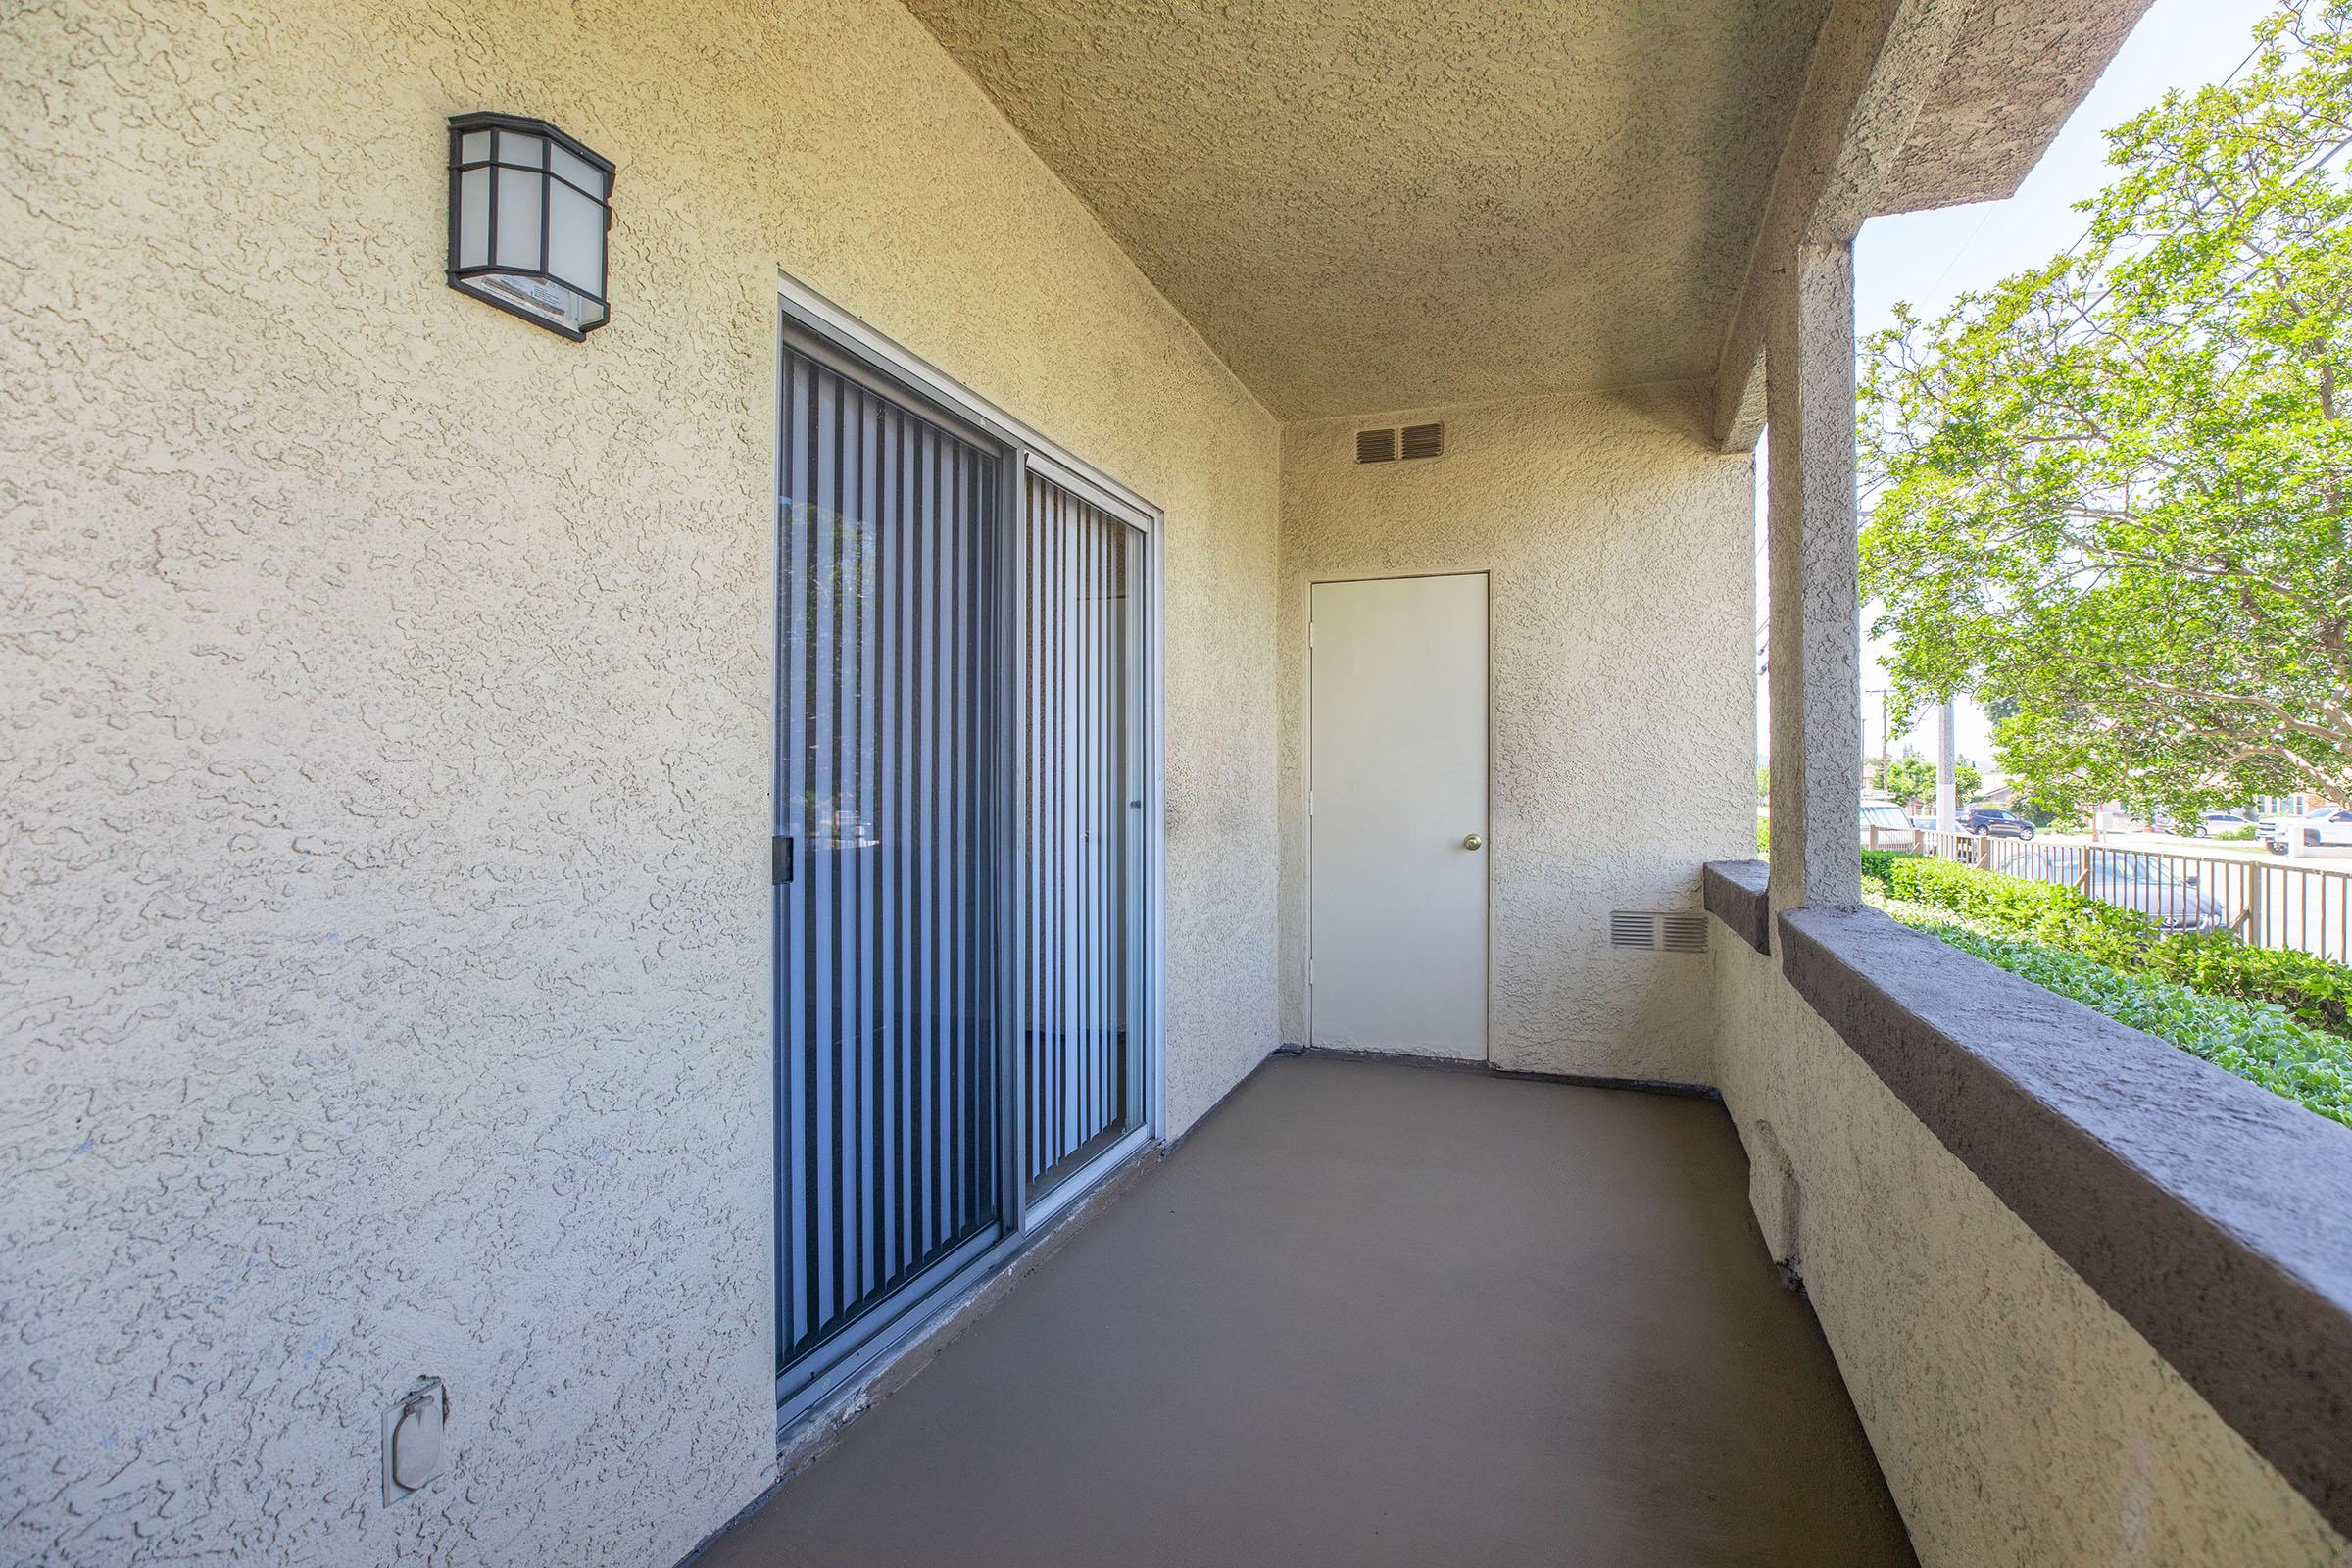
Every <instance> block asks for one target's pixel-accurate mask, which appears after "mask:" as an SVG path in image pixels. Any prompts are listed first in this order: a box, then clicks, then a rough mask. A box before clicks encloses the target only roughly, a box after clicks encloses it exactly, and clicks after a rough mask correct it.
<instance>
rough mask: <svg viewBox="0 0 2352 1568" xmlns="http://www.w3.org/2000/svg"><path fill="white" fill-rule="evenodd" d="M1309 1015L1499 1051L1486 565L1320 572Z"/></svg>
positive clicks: (1447, 1048)
mask: <svg viewBox="0 0 2352 1568" xmlns="http://www.w3.org/2000/svg"><path fill="white" fill-rule="evenodd" d="M1309 619H1310V623H1311V627H1312V630H1311V631H1310V633H1309V638H1310V643H1309V648H1310V652H1309V656H1308V657H1309V659H1310V661H1311V662H1312V675H1311V677H1310V696H1309V717H1308V725H1307V729H1308V734H1307V746H1308V766H1309V778H1308V781H1307V790H1308V793H1307V813H1308V822H1307V827H1308V840H1309V844H1310V852H1309V853H1310V856H1311V862H1310V871H1309V876H1310V878H1311V884H1312V890H1313V891H1312V894H1311V901H1312V907H1311V911H1310V918H1311V921H1312V942H1311V947H1310V959H1309V969H1308V1023H1309V1028H1310V1031H1311V1035H1312V1042H1313V1044H1315V1045H1317V1046H1323V1047H1329V1048H1335V1049H1340V1050H1348V1051H1392V1052H1409V1053H1412V1054H1420V1055H1434V1056H1459V1057H1466V1058H1469V1059H1472V1060H1483V1059H1484V1058H1485V1056H1486V1054H1487V853H1486V849H1485V839H1486V832H1487V579H1486V575H1485V574H1484V573H1483V572H1474V573H1468V574H1465V575H1461V576H1451V577H1392V578H1383V579H1378V580H1374V581H1367V582H1323V583H1317V584H1315V585H1314V589H1313V598H1312V608H1311V611H1310V613H1309Z"/></svg>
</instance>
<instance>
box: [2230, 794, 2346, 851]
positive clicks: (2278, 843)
mask: <svg viewBox="0 0 2352 1568" xmlns="http://www.w3.org/2000/svg"><path fill="white" fill-rule="evenodd" d="M2337 822H2352V810H2346V809H2344V808H2342V807H2340V806H2315V807H2313V808H2312V809H2310V810H2308V811H2305V812H2304V813H2303V814H2302V815H2300V816H2266V817H2264V818H2263V819H2262V820H2261V821H2259V822H2257V823H2255V824H2254V836H2255V837H2256V838H2258V839H2260V840H2262V847H2263V848H2264V849H2266V850H2268V851H2270V852H2271V853H2272V854H2273V855H2284V854H2285V853H2286V846H2287V839H2286V835H2287V834H2288V833H2289V832H2298V833H2308V831H2309V830H2310V829H2312V828H2317V827H2326V826H2328V825H2330V824H2333V823H2337ZM2304 842H2305V843H2306V844H2308V843H2311V842H2313V841H2312V840H2311V839H2310V838H2308V837H2306V838H2305V840H2304Z"/></svg>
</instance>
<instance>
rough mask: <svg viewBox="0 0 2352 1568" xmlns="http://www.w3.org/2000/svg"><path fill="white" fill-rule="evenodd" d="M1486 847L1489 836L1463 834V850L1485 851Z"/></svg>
mask: <svg viewBox="0 0 2352 1568" xmlns="http://www.w3.org/2000/svg"><path fill="white" fill-rule="evenodd" d="M1486 847H1487V836H1486V835H1485V834H1484V833H1465V834H1463V835H1462V848H1463V849H1465V850H1483V849H1485V848H1486Z"/></svg>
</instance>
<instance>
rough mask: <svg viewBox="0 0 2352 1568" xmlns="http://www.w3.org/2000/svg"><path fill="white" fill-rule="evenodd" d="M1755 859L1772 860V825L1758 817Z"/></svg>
mask: <svg viewBox="0 0 2352 1568" xmlns="http://www.w3.org/2000/svg"><path fill="white" fill-rule="evenodd" d="M1756 858H1758V859H1765V860H1769V859H1771V858H1772V824H1771V823H1770V822H1767V821H1765V820H1764V819H1763V818H1762V817H1760V816H1759V817H1757V818H1756Z"/></svg>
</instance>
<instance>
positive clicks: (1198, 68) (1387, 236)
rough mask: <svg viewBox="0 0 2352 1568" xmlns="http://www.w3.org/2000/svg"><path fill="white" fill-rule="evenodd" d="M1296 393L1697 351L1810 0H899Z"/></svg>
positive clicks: (1265, 375)
mask: <svg viewBox="0 0 2352 1568" xmlns="http://www.w3.org/2000/svg"><path fill="white" fill-rule="evenodd" d="M908 3H909V5H910V6H911V8H912V9H913V11H914V13H915V14H916V15H917V16H918V17H920V18H921V19H922V20H923V22H924V23H925V24H926V25H929V27H930V28H931V30H932V32H933V33H934V34H936V35H937V36H938V38H939V39H940V41H941V42H942V43H943V44H945V45H946V46H947V48H948V50H949V52H950V53H951V54H953V55H954V56H955V57H956V59H957V60H958V61H960V62H961V63H962V65H963V66H964V68H965V69H966V70H967V71H969V72H970V73H972V75H973V76H974V77H975V78H977V79H978V81H979V82H980V84H981V86H982V87H983V88H985V89H986V90H987V92H988V94H989V95H990V97H991V98H993V99H994V100H995V101H996V103H997V104H998V105H999V107H1000V108H1002V109H1003V110H1004V112H1005V116H1006V117H1007V118H1008V119H1009V120H1010V121H1011V122H1012V123H1013V125H1014V126H1015V127H1016V128H1017V129H1018V130H1019V131H1020V132H1021V134H1022V135H1023V136H1024V137H1026V138H1027V139H1028V141H1029V143H1030V144H1031V145H1032V146H1033V147H1035V148H1036V149H1037V151H1038V153H1039V154H1040V155H1041V156H1042V157H1043V158H1044V159H1045V160H1046V162H1047V163H1048V164H1049V165H1051V166H1052V167H1053V168H1054V171H1055V172H1057V173H1059V174H1060V175H1061V177H1062V178H1063V179H1064V180H1066V181H1067V182H1068V183H1069V184H1070V185H1071V186H1072V188H1074V189H1075V190H1076V191H1077V192H1078V194H1079V195H1080V196H1081V197H1083V198H1084V199H1085V200H1086V201H1087V202H1088V203H1089V204H1090V205H1091V206H1092V207H1093V208H1094V210H1095V212H1096V213H1097V214H1098V215H1099V216H1100V217H1101V219H1102V221H1103V223H1104V225H1105V226H1106V227H1107V228H1108V229H1109V230H1110V232H1111V234H1112V235H1113V237H1115V238H1116V239H1117V240H1118V241H1119V243H1120V244H1121V245H1122V246H1124V247H1125V248H1126V250H1127V251H1128V252H1129V254H1130V255H1132V256H1133V257H1134V258H1135V260H1136V262H1137V263H1138V265H1139V266H1141V267H1142V269H1143V270H1144V271H1145V272H1146V273H1147V274H1149V275H1150V277H1151V278H1152V281H1153V282H1154V283H1156V284H1157V285H1158V286H1159V288H1160V289H1161V290H1162V291H1163V292H1164V293H1165V294H1166V295H1167V296H1168V298H1169V299H1170V300H1171V301H1172V302H1173V303H1174V304H1175V305H1176V307H1177V308H1178V309H1179V310H1180V311H1182V312H1183V313H1184V314H1185V316H1186V317H1188V318H1189V319H1191V320H1192V321H1193V322H1194V324H1195V325H1196V326H1197V327H1199V329H1200V331H1201V335H1202V336H1203V337H1204V338H1206V339H1207V341H1208V343H1209V346H1210V347H1211V348H1213V349H1215V350H1216V352H1217V353H1218V355H1219V356H1221V357H1222V358H1223V359H1224V360H1225V362H1226V363H1227V364H1228V365H1230V366H1232V367H1233V368H1234V369H1235V370H1236V371H1237V372H1238V373H1239V374H1240V375H1241V376H1242V378H1243V379H1244V380H1245V381H1247V382H1248V383H1249V385H1250V388H1251V389H1252V390H1253V391H1255V392H1256V393H1257V394H1258V396H1259V397H1261V398H1262V399H1264V400H1265V402H1266V404H1267V406H1268V407H1269V408H1271V409H1272V410H1274V411H1275V412H1276V413H1277V414H1279V415H1282V416H1284V417H1291V418H1307V417H1325V416H1335V415H1347V414H1355V413H1361V412H1365V411H1370V410H1376V409H1394V408H1399V407H1407V406H1415V405H1427V404H1437V403H1450V402H1465V401H1477V400H1485V399H1491V398H1501V397H1512V396H1519V395H1524V394H1529V393H1535V392H1572V391H1589V390H1596V389H1601V388H1608V387H1620V386H1631V385H1638V384H1642V383H1645V382H1653V381H1666V380H1682V379H1688V378H1693V377H1696V378H1703V377H1705V376H1708V375H1710V374H1712V373H1713V370H1714V367H1715V356H1716V354H1717V352H1718V350H1719V349H1720V348H1721V347H1722V342H1723V335H1724V329H1725V324H1726V320H1727V319H1728V316H1729V312H1730V308H1731V304H1730V302H1731V300H1732V298H1733V295H1734V294H1735V292H1736V290H1737V287H1738V284H1739V282H1740V275H1741V272H1742V270H1744V268H1745V267H1746V265H1747V258H1748V254H1749V248H1750V245H1751V243H1752V241H1753V238H1754V235H1755V232H1756V226H1757V222H1758V221H1759V219H1760V216H1761V214H1762V211H1763V206H1764V202H1765V198H1766V195H1767V192H1768V189H1769V186H1770V184H1771V180H1772V173H1773V168H1774V164H1775V161H1776V159H1777V158H1778V157H1779V154H1780V150H1781V147H1782V145H1783V143H1784V141H1785V140H1786V138H1787V134H1788V126H1789V117H1790V114H1791V112H1792V110H1793V108H1794V106H1795V103H1796V99H1797V96H1798V93H1799V91H1800V90H1801V88H1802V85H1803V78H1804V71H1805V62H1806V57H1807V51H1808V49H1809V47H1810V45H1811V43H1812V40H1813V37H1814V34H1815V32H1816V30H1817V28H1818V26H1819V24H1820V19H1821V15H1822V12H1823V10H1824V0H1550V3H1542V4H1529V3H1527V0H1455V3H1452V4H1449V5H1446V6H1442V7H1428V8H1408V7H1395V6H1379V5H1370V4H1350V3H1345V0H1240V3H1234V4H1225V5H1213V6H1212V5H1208V4H1201V3H1195V0H908Z"/></svg>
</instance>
